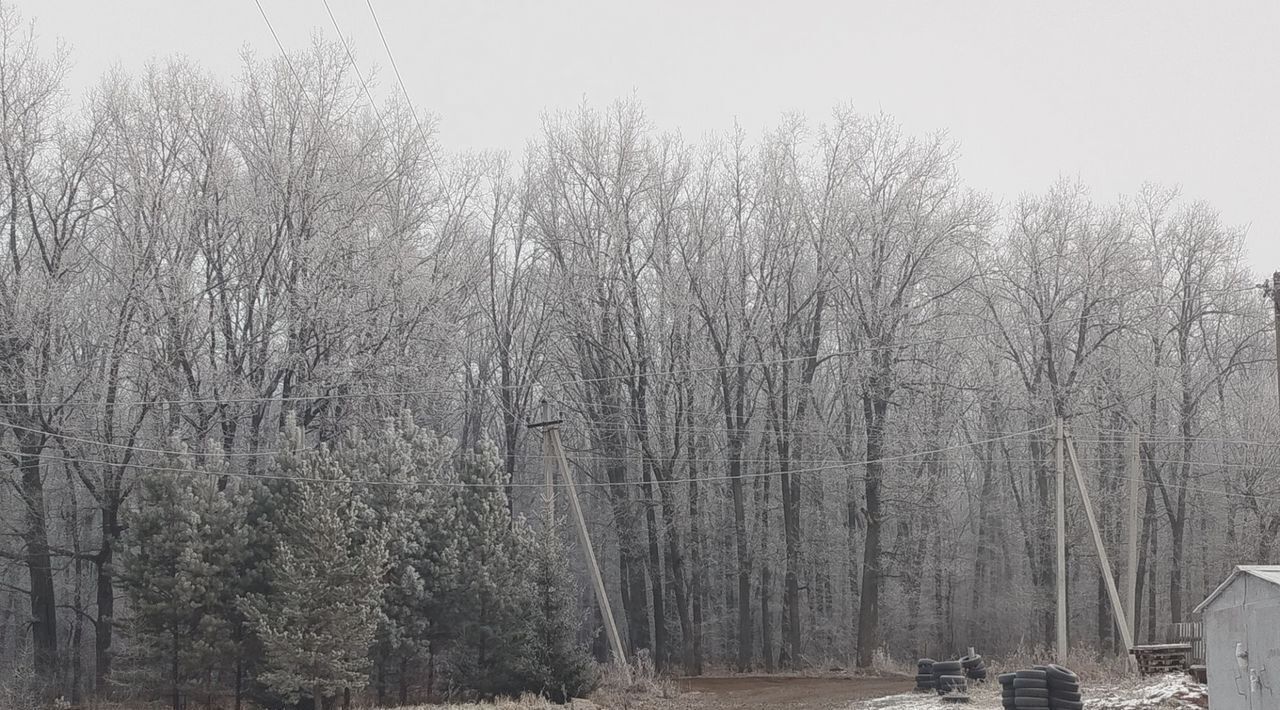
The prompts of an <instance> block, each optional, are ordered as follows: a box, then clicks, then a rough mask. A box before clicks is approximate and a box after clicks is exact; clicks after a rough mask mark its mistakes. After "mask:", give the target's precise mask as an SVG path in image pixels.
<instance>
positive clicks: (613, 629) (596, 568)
mask: <svg viewBox="0 0 1280 710" xmlns="http://www.w3.org/2000/svg"><path fill="white" fill-rule="evenodd" d="M542 411H543V416H544V417H545V416H546V412H547V407H546V402H545V401H544V402H543V407H542ZM561 422H562V420H560V419H545V418H544V419H543V421H540V422H537V423H534V424H530V425H529V428H530V429H541V430H542V446H543V456H544V457H546V456H550V457H552V458H553V459H554V462H555V464H556V467H557V468H559V469H560V475H561V476H563V477H564V483H565V488H567V489H568V491H569V507H570V508H571V509H572V510H573V517H574V521H575V522H576V523H577V529H578V542H579V543H580V544H581V546H582V553H583V554H584V555H586V557H587V568H588V570H589V571H590V572H591V583H592V586H593V587H595V592H596V603H597V604H599V605H600V615H601V616H602V617H604V630H605V634H606V635H607V636H608V637H609V645H610V647H611V648H612V649H613V660H614V661H615V662H616V663H617V664H618V665H619V666H621V667H623V668H625V667H626V664H627V652H626V651H625V650H624V649H623V647H622V636H620V635H619V634H618V624H617V622H616V621H615V620H614V618H613V607H611V606H610V605H609V595H608V593H607V592H606V591H605V588H604V577H602V576H601V574H600V563H599V562H598V561H597V560H596V551H595V548H594V547H593V546H592V545H591V533H590V532H588V531H587V520H586V518H585V517H584V516H583V515H582V505H581V504H580V503H579V502H578V488H577V487H576V486H575V485H574V483H573V474H572V472H570V471H569V461H568V459H566V458H565V456H564V447H563V446H562V445H561V443H560V424H561ZM545 479H546V493H545V495H546V497H547V514H548V518H547V520H548V524H550V525H554V524H555V484H554V479H553V477H552V468H551V467H550V466H548V467H547V468H546V473H545Z"/></svg>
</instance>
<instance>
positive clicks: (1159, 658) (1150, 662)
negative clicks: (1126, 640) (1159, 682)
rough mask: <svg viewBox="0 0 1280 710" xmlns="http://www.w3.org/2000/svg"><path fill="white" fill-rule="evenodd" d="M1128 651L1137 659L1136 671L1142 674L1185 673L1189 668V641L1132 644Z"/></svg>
mask: <svg viewBox="0 0 1280 710" xmlns="http://www.w3.org/2000/svg"><path fill="white" fill-rule="evenodd" d="M1129 653H1132V654H1133V657H1134V658H1135V659H1136V660H1137V661H1138V672H1139V673H1141V674H1142V675H1164V674H1165V673H1180V672H1181V673H1185V672H1187V671H1189V670H1190V669H1191V644H1189V643H1160V644H1152V645H1149V646H1134V647H1133V648H1131V649H1129Z"/></svg>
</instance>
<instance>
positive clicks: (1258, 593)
mask: <svg viewBox="0 0 1280 710" xmlns="http://www.w3.org/2000/svg"><path fill="white" fill-rule="evenodd" d="M1204 635H1205V649H1206V652H1207V656H1208V657H1207V658H1206V659H1205V660H1206V663H1205V665H1206V667H1207V670H1208V674H1209V707H1210V710H1276V709H1277V708H1280V586H1277V585H1275V584H1271V583H1269V582H1266V581H1263V580H1260V579H1258V578H1256V577H1254V576H1252V575H1250V574H1241V575H1240V576H1239V577H1237V578H1236V579H1235V581H1234V582H1232V583H1231V585H1230V586H1228V587H1227V588H1226V589H1225V590H1223V592H1222V595H1221V596H1219V597H1218V598H1217V599H1215V600H1214V601H1213V603H1211V604H1210V605H1209V607H1208V608H1207V609H1205V612H1204ZM1236 644H1244V647H1245V650H1246V651H1247V652H1248V654H1249V661H1248V665H1249V669H1251V670H1252V671H1253V672H1256V673H1257V674H1258V678H1259V684H1258V685H1257V686H1256V687H1254V686H1253V684H1252V683H1251V672H1250V671H1249V670H1241V668H1240V667H1239V665H1238V664H1237V661H1236Z"/></svg>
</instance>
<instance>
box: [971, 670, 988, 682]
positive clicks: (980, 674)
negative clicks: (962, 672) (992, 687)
mask: <svg viewBox="0 0 1280 710" xmlns="http://www.w3.org/2000/svg"><path fill="white" fill-rule="evenodd" d="M969 677H970V678H972V679H974V680H986V679H987V669H986V668H974V669H973V670H971V671H969Z"/></svg>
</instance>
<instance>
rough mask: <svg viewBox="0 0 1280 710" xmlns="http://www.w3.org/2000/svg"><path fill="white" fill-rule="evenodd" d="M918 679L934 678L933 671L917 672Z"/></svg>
mask: <svg viewBox="0 0 1280 710" xmlns="http://www.w3.org/2000/svg"><path fill="white" fill-rule="evenodd" d="M916 680H933V674H932V673H917V674H916Z"/></svg>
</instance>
